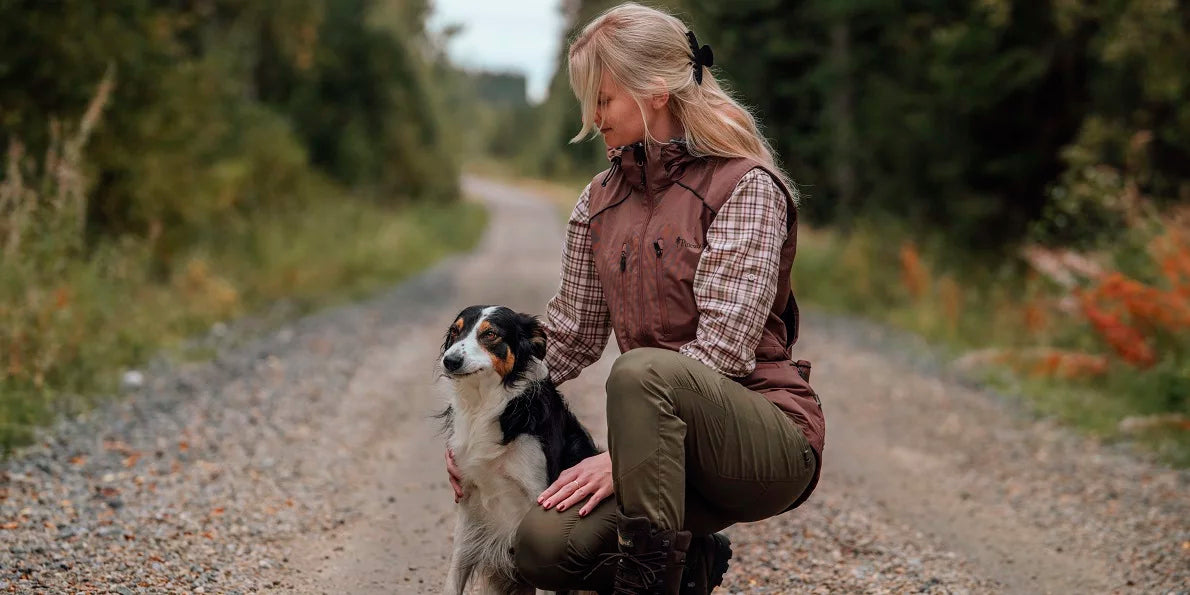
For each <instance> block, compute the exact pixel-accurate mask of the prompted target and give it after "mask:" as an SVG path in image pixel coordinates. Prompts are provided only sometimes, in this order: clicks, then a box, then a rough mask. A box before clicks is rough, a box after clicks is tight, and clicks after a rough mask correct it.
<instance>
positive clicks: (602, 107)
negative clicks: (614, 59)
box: [595, 69, 652, 148]
mask: <svg viewBox="0 0 1190 595" xmlns="http://www.w3.org/2000/svg"><path fill="white" fill-rule="evenodd" d="M649 111H651V110H649ZM595 124H596V125H597V126H599V132H600V134H602V135H603V142H604V144H606V145H607V146H608V147H609V148H611V147H619V146H621V145H628V144H631V143H634V142H636V141H638V140H642V139H644V138H645V122H644V120H643V118H642V117H641V110H640V107H639V106H637V104H636V101H634V100H633V99H632V96H631V95H629V94H628V93H627V92H626V91H624V90H623V89H621V88H620V87H619V86H618V85H616V83H615V82H614V81H613V80H612V77H611V75H610V74H608V71H607V69H604V70H603V77H602V78H601V79H600V81H599V102H598V103H597V104H596V107H595ZM649 124H650V129H651V128H652V122H650V123H649Z"/></svg>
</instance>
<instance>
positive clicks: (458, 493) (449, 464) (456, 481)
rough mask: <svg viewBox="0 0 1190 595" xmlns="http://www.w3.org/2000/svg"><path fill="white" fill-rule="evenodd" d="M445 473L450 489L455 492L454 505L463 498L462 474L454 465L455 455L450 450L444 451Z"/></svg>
mask: <svg viewBox="0 0 1190 595" xmlns="http://www.w3.org/2000/svg"><path fill="white" fill-rule="evenodd" d="M446 473H447V474H448V475H450V487H452V488H454V491H455V504H458V503H459V500H461V499H462V498H463V474H462V473H461V472H460V471H459V466H458V465H456V464H455V453H454V451H453V450H451V449H449V448H448V449H446Z"/></svg>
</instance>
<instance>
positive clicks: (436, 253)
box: [0, 0, 1190, 465]
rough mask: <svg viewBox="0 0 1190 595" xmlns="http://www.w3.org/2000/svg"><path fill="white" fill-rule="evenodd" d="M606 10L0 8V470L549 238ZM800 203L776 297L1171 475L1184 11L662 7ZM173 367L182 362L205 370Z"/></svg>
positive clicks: (1186, 82) (1189, 360)
mask: <svg viewBox="0 0 1190 595" xmlns="http://www.w3.org/2000/svg"><path fill="white" fill-rule="evenodd" d="M613 4H614V3H612V2H603V1H588V0H563V1H562V2H558V1H557V0H523V1H513V0H509V1H505V2H500V3H491V2H478V1H468V0H440V1H438V2H430V1H428V0H254V1H248V0H206V1H203V0H191V1H178V2H159V1H149V0H110V1H106V2H102V3H96V2H90V1H84V0H59V1H54V2H44V1H32V0H29V1H20V0H0V44H2V45H3V47H2V48H0V50H2V51H0V147H2V148H3V150H4V151H5V153H4V157H3V170H2V172H0V444H2V445H3V446H4V447H5V448H11V447H12V446H14V445H18V444H21V443H22V442H24V441H26V440H28V438H29V436H30V435H31V431H32V429H33V428H34V427H36V426H37V425H38V424H42V423H45V422H46V420H48V419H51V418H52V417H53V415H55V414H58V413H62V412H73V411H77V410H80V409H82V408H85V407H87V406H89V404H90V403H91V401H92V400H93V399H94V398H95V397H91V396H89V395H101V394H108V393H110V392H112V389H113V388H115V387H116V386H117V385H118V384H119V383H120V382H121V379H122V378H123V380H124V381H127V375H126V374H125V375H123V376H122V371H124V370H127V369H129V368H130V367H134V366H136V365H137V364H138V362H141V361H143V360H144V359H145V358H147V357H149V356H151V355H152V354H154V353H157V352H158V351H159V350H161V349H163V348H165V349H170V348H173V347H174V346H177V345H179V344H182V343H183V340H184V338H185V337H187V336H190V335H192V334H194V333H198V332H202V331H205V330H206V329H209V328H210V327H211V325H212V324H213V323H216V322H218V321H222V320H230V319H233V318H237V317H241V316H245V315H255V314H259V313H260V312H271V311H273V310H275V309H276V308H277V307H278V306H277V304H284V305H285V307H284V308H283V310H284V312H283V314H282V315H283V316H292V315H294V314H295V313H301V312H305V311H309V309H311V308H315V307H318V306H321V305H325V304H327V303H332V302H334V301H338V300H343V299H350V298H353V297H358V296H362V295H365V294H367V293H368V292H370V291H375V290H376V289H378V288H380V287H383V286H385V285H389V284H392V283H393V282H395V281H397V280H399V279H400V278H402V277H403V276H405V275H408V274H410V273H412V272H414V271H417V270H420V269H422V268H424V267H425V266H426V265H428V264H429V263H431V262H433V261H434V260H436V259H437V258H439V257H440V256H442V255H444V254H447V253H449V252H452V251H458V250H465V249H467V248H468V247H470V246H472V245H473V243H474V241H475V240H476V238H477V237H478V235H479V233H480V230H482V228H483V225H484V217H485V215H484V213H483V211H482V209H481V208H480V207H478V206H476V205H475V204H473V203H470V202H465V201H462V200H460V196H459V193H460V185H459V176H460V174H461V173H462V172H470V173H472V174H476V175H486V176H492V177H498V178H500V179H502V180H505V181H508V182H511V183H516V184H522V185H524V187H525V188H526V189H529V188H533V189H536V190H545V191H546V192H547V193H548V194H549V195H550V196H552V197H555V200H557V202H558V205H559V213H560V214H559V218H560V219H559V225H561V218H562V217H564V216H565V214H566V213H567V212H568V210H569V207H570V206H572V205H573V202H574V200H575V199H576V198H577V195H578V192H579V191H580V190H581V188H582V186H583V185H584V184H585V183H586V181H588V180H590V178H591V177H592V176H593V175H594V174H595V173H597V172H598V171H600V170H602V169H604V168H605V167H606V166H607V163H606V159H605V157H604V151H603V146H602V143H601V142H600V140H599V139H595V140H593V141H589V142H586V143H582V144H575V145H570V144H568V143H567V141H568V139H569V138H571V137H572V136H573V135H574V134H575V133H576V132H577V130H578V128H579V114H578V105H577V103H576V101H575V99H574V96H573V94H572V93H571V91H570V89H569V84H568V79H567V76H566V70H565V60H564V58H565V51H566V40H567V39H568V38H569V37H570V36H571V35H573V34H574V32H575V30H576V28H578V27H581V25H582V24H584V23H586V22H587V21H589V20H590V19H591V18H593V17H594V16H595V15H596V14H598V13H599V12H600V11H602V10H603V9H605V8H607V7H609V6H611V5H613ZM651 5H654V6H659V7H663V8H666V9H668V10H670V11H671V12H673V13H674V14H676V15H678V16H680V17H681V18H683V19H684V20H685V21H686V22H687V23H689V24H690V25H691V27H692V28H693V30H694V31H695V32H696V33H697V35H698V38H699V40H700V42H701V43H707V44H710V45H711V46H712V47H713V48H714V52H715V67H714V72H715V75H716V76H717V77H719V78H720V80H722V81H724V82H725V85H726V86H728V87H729V88H731V89H733V90H734V92H735V93H736V94H737V96H738V97H739V98H740V99H741V100H742V101H744V102H745V103H746V104H748V105H750V106H753V107H754V108H755V113H756V115H757V117H758V118H759V120H760V121H761V122H762V124H763V126H764V132H765V133H766V135H767V136H768V137H769V139H770V140H771V141H772V142H773V144H774V146H775V147H776V149H777V151H778V153H779V155H780V158H781V162H782V165H783V166H784V167H785V168H786V170H787V171H788V172H789V173H790V175H791V176H792V178H793V179H794V180H796V181H797V182H798V183H799V185H800V187H801V191H802V195H803V198H802V205H801V209H800V225H799V252H798V257H797V261H796V263H795V266H794V269H795V273H794V282H795V291H796V292H797V294H798V297H799V300H800V301H801V302H802V303H804V304H807V305H812V306H815V307H818V308H820V309H823V310H829V311H835V312H840V313H848V314H854V315H857V316H863V317H868V318H873V319H876V320H879V321H882V322H885V323H888V324H892V325H895V326H899V327H902V328H905V329H908V330H909V331H912V332H915V333H919V334H921V335H923V336H924V337H926V338H928V339H929V340H931V341H932V342H934V343H936V344H937V345H938V346H939V348H940V349H942V350H944V351H945V352H946V353H948V354H950V355H952V356H953V358H954V365H955V367H956V369H959V370H961V371H963V373H965V374H969V375H970V376H971V377H972V378H974V379H977V380H978V381H979V382H982V383H986V384H988V385H991V386H994V387H997V388H1001V389H1004V390H1005V391H1006V392H1011V393H1014V394H1020V395H1024V397H1025V398H1026V399H1027V401H1028V403H1029V404H1030V405H1031V406H1032V407H1034V408H1035V409H1036V410H1037V411H1039V412H1041V413H1043V414H1046V415H1054V416H1057V417H1058V418H1060V419H1062V420H1064V421H1066V422H1068V423H1070V424H1072V425H1074V426H1077V427H1081V428H1084V429H1087V430H1088V431H1092V432H1095V433H1098V434H1100V435H1103V436H1105V437H1107V438H1108V439H1115V438H1127V439H1133V440H1137V441H1139V442H1140V443H1143V444H1145V445H1147V446H1149V447H1151V448H1152V449H1154V450H1155V452H1157V453H1158V454H1160V455H1161V456H1162V457H1165V458H1167V459H1169V460H1172V461H1175V462H1178V463H1180V464H1183V465H1185V464H1190V101H1187V96H1188V91H1190V68H1188V67H1187V64H1190V5H1187V4H1186V3H1184V2H1177V1H1175V0H1136V1H1123V0H1112V1H1102V2H1094V1H1090V0H1054V1H1051V2H1025V1H1009V0H967V1H961V0H951V1H931V2H890V1H880V0H829V1H828V0H804V1H781V0H738V1H734V2H717V1H710V0H674V1H672V2H661V3H651ZM203 355H204V354H202V353H193V350H191V351H190V352H186V353H184V354H183V356H184V357H197V358H200V357H203Z"/></svg>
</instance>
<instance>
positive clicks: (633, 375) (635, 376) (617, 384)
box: [605, 347, 678, 419]
mask: <svg viewBox="0 0 1190 595" xmlns="http://www.w3.org/2000/svg"><path fill="white" fill-rule="evenodd" d="M675 355H678V354H677V353H675V352H673V351H670V350H668V349H659V348H655V347H640V348H637V349H632V350H630V351H628V352H626V353H623V354H621V355H620V356H619V357H617V358H616V361H615V362H613V363H612V369H611V371H610V372H609V373H608V375H607V383H606V385H605V388H606V389H607V412H608V417H609V418H612V419H615V418H616V417H618V416H619V415H621V414H627V413H630V412H628V411H625V410H624V408H625V407H632V406H639V405H642V404H644V403H643V402H642V399H641V398H640V395H641V394H642V393H644V394H650V393H655V394H658V395H659V396H664V393H665V392H667V391H664V390H662V389H663V388H664V387H663V384H664V370H665V368H667V366H668V362H667V360H669V359H670V358H672V357H673V356H675Z"/></svg>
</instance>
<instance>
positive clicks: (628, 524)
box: [612, 516, 690, 595]
mask: <svg viewBox="0 0 1190 595" xmlns="http://www.w3.org/2000/svg"><path fill="white" fill-rule="evenodd" d="M616 534H617V538H618V540H619V546H620V552H619V554H617V555H618V557H619V559H618V560H617V561H616V577H615V586H614V588H613V590H612V592H613V593H615V594H617V595H619V594H623V595H629V594H631V595H678V589H679V588H680V587H681V583H682V571H683V570H684V569H685V566H686V550H687V549H688V548H689V547H690V532H689V531H677V530H674V529H658V528H657V527H655V526H654V525H653V524H652V523H650V522H649V519H647V518H645V517H624V516H621V517H620V521H619V526H618V527H617V528H616Z"/></svg>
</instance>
